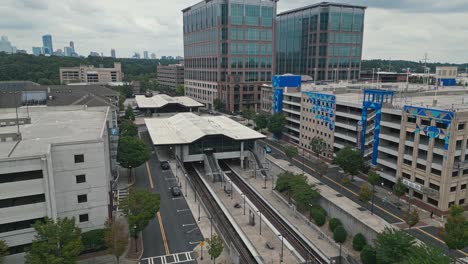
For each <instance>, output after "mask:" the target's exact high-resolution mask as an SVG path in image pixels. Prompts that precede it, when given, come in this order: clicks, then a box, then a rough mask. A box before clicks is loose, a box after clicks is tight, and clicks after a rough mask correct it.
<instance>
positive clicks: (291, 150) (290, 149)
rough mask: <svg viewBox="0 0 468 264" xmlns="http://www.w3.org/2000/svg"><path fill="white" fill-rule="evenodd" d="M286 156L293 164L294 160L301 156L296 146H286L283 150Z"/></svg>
mask: <svg viewBox="0 0 468 264" xmlns="http://www.w3.org/2000/svg"><path fill="white" fill-rule="evenodd" d="M283 151H284V155H286V157H288V159H289V160H290V161H291V162H292V160H293V159H294V158H295V157H296V156H297V155H298V154H299V151H298V150H297V148H296V147H294V146H289V145H288V146H286V147H284V148H283Z"/></svg>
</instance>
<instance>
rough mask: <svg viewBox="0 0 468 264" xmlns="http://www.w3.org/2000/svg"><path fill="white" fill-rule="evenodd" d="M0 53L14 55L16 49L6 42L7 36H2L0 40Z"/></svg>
mask: <svg viewBox="0 0 468 264" xmlns="http://www.w3.org/2000/svg"><path fill="white" fill-rule="evenodd" d="M0 52H5V53H8V54H11V53H16V47H15V46H12V45H11V42H10V41H9V40H8V37H7V36H2V37H1V38H0Z"/></svg>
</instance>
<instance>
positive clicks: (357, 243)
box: [353, 233, 367, 251]
mask: <svg viewBox="0 0 468 264" xmlns="http://www.w3.org/2000/svg"><path fill="white" fill-rule="evenodd" d="M366 245H367V240H366V237H365V236H364V235H363V234H361V233H357V234H356V235H355V236H354V238H353V249H354V250H356V251H361V250H362V249H363V248H364V247H365V246H366Z"/></svg>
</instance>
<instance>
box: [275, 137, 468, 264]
mask: <svg viewBox="0 0 468 264" xmlns="http://www.w3.org/2000/svg"><path fill="white" fill-rule="evenodd" d="M269 146H270V147H273V148H274V149H276V150H278V151H279V152H281V153H283V154H284V152H283V151H282V150H281V149H278V148H277V147H275V146H272V144H269ZM294 160H296V161H297V162H302V161H301V160H298V159H294ZM304 166H305V167H307V168H309V169H310V170H312V171H314V172H317V171H316V170H315V169H313V168H311V167H309V166H308V165H307V164H305V163H304ZM322 177H324V178H326V179H328V180H330V181H332V182H334V183H335V184H337V185H338V186H341V188H343V189H345V190H346V191H348V192H350V193H352V194H353V195H354V196H356V197H359V194H357V193H355V192H354V191H352V190H350V189H348V188H347V187H345V186H343V185H342V184H340V183H338V182H336V181H335V180H333V179H331V178H329V177H328V176H326V175H322ZM368 203H370V202H368ZM374 207H376V208H379V209H380V210H382V211H384V212H385V213H387V214H389V215H391V216H393V217H395V218H396V219H398V220H400V221H401V222H404V221H405V220H404V219H402V218H400V217H399V216H397V215H394V214H392V213H390V212H389V211H387V210H385V209H384V208H382V207H380V206H378V205H376V204H375V203H374ZM414 229H416V230H418V231H420V232H421V233H424V234H426V235H427V236H430V237H432V238H433V239H435V240H437V241H439V242H441V243H443V244H445V242H444V241H443V240H442V239H440V238H438V237H436V236H434V235H432V234H430V233H428V232H426V231H424V230H422V229H421V228H419V227H415V228H414ZM457 251H458V252H459V253H461V254H463V255H465V256H468V253H466V252H464V251H461V250H459V249H457Z"/></svg>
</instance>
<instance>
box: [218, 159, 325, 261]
mask: <svg viewBox="0 0 468 264" xmlns="http://www.w3.org/2000/svg"><path fill="white" fill-rule="evenodd" d="M219 165H220V167H221V169H222V170H223V171H230V172H229V173H226V175H227V176H228V177H229V179H231V180H232V182H233V183H234V184H235V185H236V186H237V187H238V188H239V189H240V190H241V191H242V192H243V193H244V195H246V196H247V197H248V198H249V199H250V201H251V202H252V203H253V204H254V205H255V206H256V207H257V209H258V210H260V212H261V214H262V215H263V216H264V217H266V218H267V219H268V220H269V221H270V223H271V224H272V225H273V226H274V227H275V228H276V229H277V230H278V231H279V232H280V233H281V235H282V236H283V237H284V238H285V239H287V240H288V241H289V243H290V244H291V245H292V246H293V247H294V248H295V249H296V251H297V252H298V253H299V254H300V255H301V256H302V257H303V258H304V259H305V260H306V261H307V263H317V264H325V263H330V260H329V259H328V258H327V257H326V256H323V255H322V254H321V253H319V252H318V251H317V249H316V248H313V247H312V246H310V245H309V243H308V242H307V241H306V240H305V239H304V238H303V237H302V236H301V235H299V234H298V233H297V232H296V230H295V229H293V228H291V227H290V226H289V225H288V223H286V221H284V219H283V218H282V217H281V216H279V215H278V213H277V212H276V211H275V210H273V209H272V208H271V207H270V206H269V205H268V204H267V203H266V202H265V201H264V200H263V199H262V198H261V197H259V195H257V193H256V192H255V191H254V190H253V189H252V187H250V186H249V184H248V183H246V182H245V181H244V179H242V178H241V177H240V176H239V175H238V174H237V173H236V172H234V170H232V169H231V168H230V167H229V165H228V164H227V163H226V162H225V161H222V160H220V161H219Z"/></svg>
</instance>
